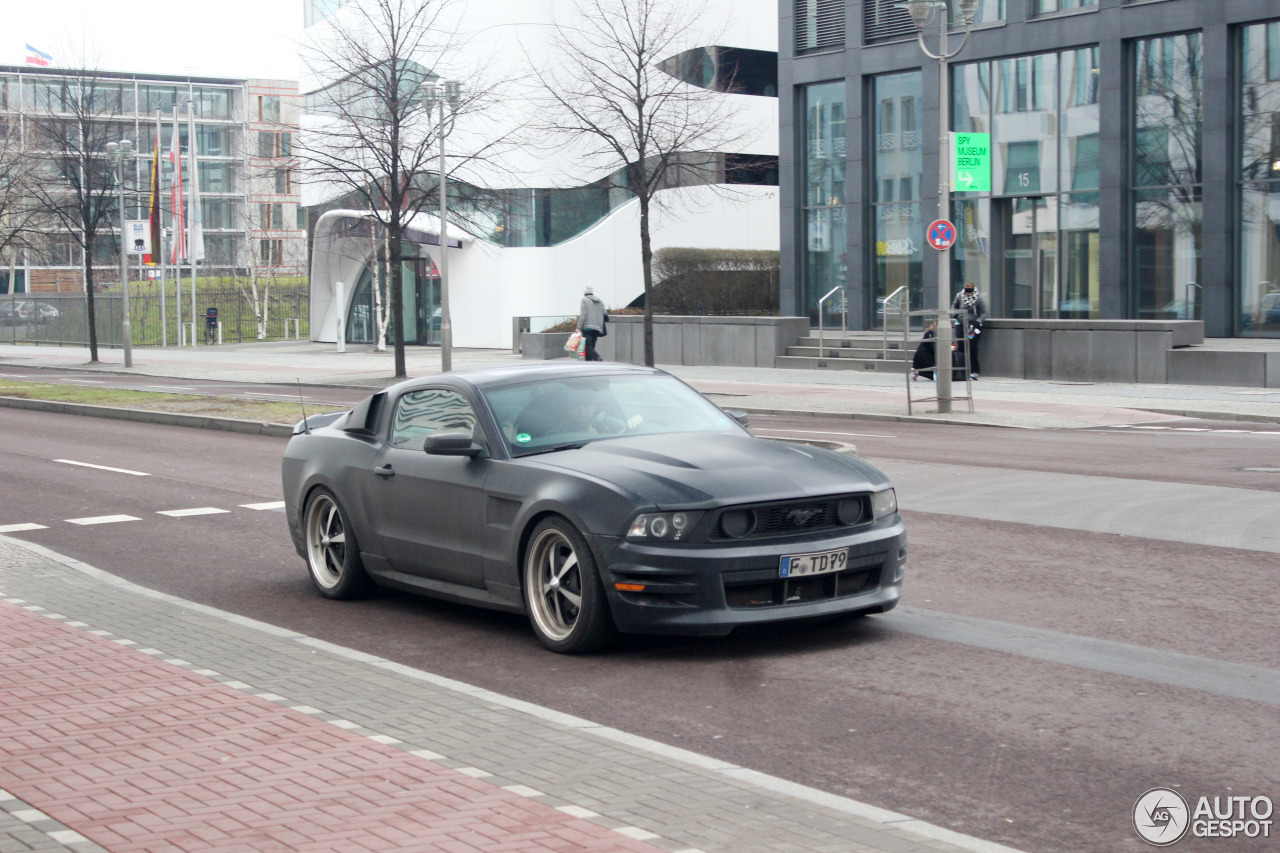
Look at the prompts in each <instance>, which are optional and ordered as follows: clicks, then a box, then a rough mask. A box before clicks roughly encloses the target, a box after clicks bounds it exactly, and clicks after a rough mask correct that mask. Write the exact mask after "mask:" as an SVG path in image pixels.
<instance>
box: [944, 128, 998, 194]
mask: <svg viewBox="0 0 1280 853" xmlns="http://www.w3.org/2000/svg"><path fill="white" fill-rule="evenodd" d="M951 150H952V151H953V152H955V154H954V163H952V169H951V191H952V192H962V193H964V192H991V134H989V133H953V134H951Z"/></svg>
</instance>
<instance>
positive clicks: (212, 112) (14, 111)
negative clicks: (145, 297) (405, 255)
mask: <svg viewBox="0 0 1280 853" xmlns="http://www.w3.org/2000/svg"><path fill="white" fill-rule="evenodd" d="M86 88H88V89H89V90H91V92H92V95H91V97H88V98H86V97H85V96H84V92H85V89H86ZM188 103H190V105H191V108H192V110H193V111H194V115H195V118H194V128H195V137H196V138H195V148H196V154H197V161H198V163H199V186H200V192H199V199H198V203H199V205H200V212H201V218H202V223H203V231H204V241H205V260H204V261H203V262H201V266H200V269H201V271H202V273H203V272H204V271H207V272H208V273H210V274H227V273H231V272H246V271H248V270H249V269H250V268H252V269H253V270H254V272H256V273H257V274H260V275H271V274H287V275H300V274H303V273H304V272H305V268H306V258H305V255H306V251H305V237H306V228H305V216H303V215H302V214H300V212H299V209H300V208H299V204H300V196H299V194H298V190H297V187H296V186H295V184H294V181H293V179H292V170H293V161H292V157H291V153H290V149H291V144H290V141H291V139H292V138H293V135H294V134H295V133H296V130H297V115H298V113H299V111H300V106H299V105H300V98H299V96H298V86H297V83H296V82H293V81H275V80H245V79H227V78H207V77H200V78H196V77H173V76H164V75H146V74H140V73H138V74H135V73H114V72H101V71H75V70H67V69H59V68H38V69H33V68H28V67H22V66H0V122H3V123H4V124H5V125H6V126H7V127H8V128H10V129H11V131H12V132H15V133H16V134H17V135H18V138H19V139H20V140H22V145H23V149H24V150H25V151H27V152H28V153H34V154H36V155H37V156H39V155H40V154H41V153H42V152H35V151H33V147H38V146H39V144H40V143H39V142H38V141H37V140H36V136H37V135H38V134H36V132H35V127H36V125H37V124H43V125H45V126H47V125H48V124H49V123H50V122H57V121H66V122H68V123H73V122H74V115H75V114H76V113H77V112H80V113H82V114H83V113H88V115H89V118H90V120H91V122H92V123H93V125H94V126H95V127H100V128H102V132H101V133H100V134H96V135H95V137H100V141H103V142H105V141H107V140H113V141H114V140H120V139H128V140H130V141H131V142H132V143H133V144H134V150H135V151H136V152H137V155H138V156H137V157H136V158H135V159H134V161H133V163H132V172H131V173H130V176H129V178H128V179H127V181H126V194H125V207H126V215H127V216H128V218H130V219H146V218H147V205H148V193H149V189H150V169H151V157H152V152H153V151H154V150H155V144H156V138H157V120H159V139H160V149H161V150H160V154H161V156H160V164H161V178H162V186H163V187H164V188H165V190H164V192H162V194H161V206H162V210H163V212H162V222H163V226H164V228H165V229H166V231H167V232H169V233H171V229H172V222H173V216H172V211H170V210H169V195H168V187H169V186H170V184H171V182H172V173H173V170H172V167H171V165H170V163H169V159H168V156H167V154H168V151H169V147H170V141H171V137H172V133H173V127H174V121H173V110H174V107H177V108H178V132H179V138H180V146H181V149H182V153H183V157H184V160H183V170H184V175H185V181H186V186H187V187H188V188H189V187H190V175H187V174H186V172H187V171H188V166H189V160H188V159H186V158H187V155H188V153H189V151H190V147H191V144H192V141H191V140H190V139H189V138H188V137H189V129H188V128H189V126H188V121H187V104H188ZM264 104H265V105H266V110H267V111H266V112H265V113H264V112H263V105H264ZM95 145H96V143H95ZM43 153H47V152H43ZM94 156H96V153H95V154H94ZM102 157H103V160H104V162H105V160H106V153H105V151H104V152H102ZM188 192H189V189H188ZM188 201H189V200H188ZM111 204H112V205H113V207H114V206H116V202H115V201H114V197H113V198H112V200H111ZM117 220H118V214H114V213H113V215H112V217H111V220H110V221H111V223H112V225H111V228H110V229H108V230H110V232H111V233H110V234H109V235H104V238H103V239H100V240H98V241H97V242H96V243H95V245H94V251H93V257H92V258H90V259H88V262H89V263H92V264H93V265H94V278H95V280H96V281H98V282H100V283H103V284H110V283H113V282H117V281H118V280H119V269H120V263H119V254H118V253H119V247H118V234H117V233H116V231H115V224H116V222H117ZM137 260H138V259H137V258H134V261H137ZM85 262H86V259H85V258H84V257H83V256H82V252H81V251H80V250H79V249H78V248H77V245H76V241H75V240H72V239H70V238H69V236H68V235H65V234H58V233H56V232H54V231H50V232H49V233H46V234H43V235H41V239H40V240H38V241H37V245H36V246H35V247H34V248H32V249H31V250H29V251H27V252H25V253H24V255H23V257H22V258H21V259H19V260H17V262H16V265H17V266H18V268H19V269H18V271H17V274H16V275H15V282H14V288H15V290H17V291H19V292H20V291H23V290H27V289H31V290H62V291H76V290H82V289H83V287H84V278H83V274H82V271H83V269H84V264H85ZM155 274H156V273H155V269H154V268H146V269H142V268H139V269H138V272H137V273H136V275H137V277H138V278H144V277H146V278H152V277H155ZM131 277H132V276H131ZM6 278H7V273H6ZM28 283H29V287H28ZM7 288H8V284H7V283H6V291H7Z"/></svg>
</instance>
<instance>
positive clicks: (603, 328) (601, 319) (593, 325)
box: [578, 285, 609, 361]
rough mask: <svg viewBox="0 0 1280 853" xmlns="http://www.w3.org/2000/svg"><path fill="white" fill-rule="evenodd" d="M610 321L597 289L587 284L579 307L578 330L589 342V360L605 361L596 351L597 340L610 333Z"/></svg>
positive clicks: (587, 347) (587, 351)
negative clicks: (608, 324) (596, 291)
mask: <svg viewBox="0 0 1280 853" xmlns="http://www.w3.org/2000/svg"><path fill="white" fill-rule="evenodd" d="M608 322H609V312H608V311H607V310H605V307H604V303H603V302H602V301H600V297H598V296H596V294H595V289H594V288H593V287H591V285H587V289H586V292H585V293H584V294H583V295H582V305H581V307H579V309H578V331H580V332H582V337H583V340H585V341H586V342H587V346H586V350H585V353H584V355H585V358H586V360H587V361H604V359H603V358H601V357H600V353H598V352H596V340H597V339H599V338H602V337H604V336H605V335H607V334H608V326H607V323H608Z"/></svg>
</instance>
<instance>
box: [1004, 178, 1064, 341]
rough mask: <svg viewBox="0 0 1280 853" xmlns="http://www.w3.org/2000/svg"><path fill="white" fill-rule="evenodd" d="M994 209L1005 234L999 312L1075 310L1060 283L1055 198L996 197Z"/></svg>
mask: <svg viewBox="0 0 1280 853" xmlns="http://www.w3.org/2000/svg"><path fill="white" fill-rule="evenodd" d="M993 207H994V208H995V211H996V216H997V223H998V227H999V228H1000V236H1001V240H1000V258H1001V263H1000V265H999V270H998V275H999V277H1000V280H999V281H998V282H997V283H996V286H997V287H998V288H999V293H1000V297H1001V301H1000V306H1001V310H1000V314H999V316H1004V317H1012V318H1015V319H1025V318H1035V317H1050V318H1052V317H1057V316H1059V312H1060V311H1071V309H1072V306H1071V305H1070V303H1069V302H1067V303H1064V302H1063V301H1062V299H1061V291H1060V288H1059V283H1058V200H1057V198H1056V197H1055V196H1029V197H1025V198H1005V199H995V200H994V201H993ZM1085 310H1087V307H1086V309H1085ZM1068 316H1069V315H1068Z"/></svg>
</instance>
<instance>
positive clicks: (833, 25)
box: [795, 0, 844, 54]
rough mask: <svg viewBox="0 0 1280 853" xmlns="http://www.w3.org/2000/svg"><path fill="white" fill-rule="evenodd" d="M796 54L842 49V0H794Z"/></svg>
mask: <svg viewBox="0 0 1280 853" xmlns="http://www.w3.org/2000/svg"><path fill="white" fill-rule="evenodd" d="M795 26H796V53H797V54H802V53H817V52H819V51H824V50H840V49H841V48H843V47H844V0H796V5H795Z"/></svg>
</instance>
